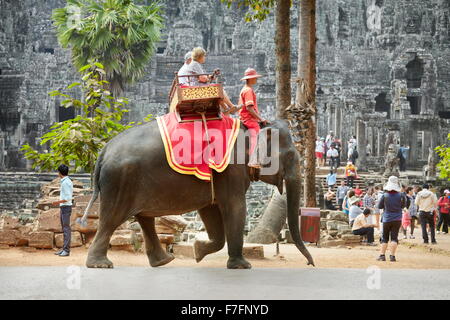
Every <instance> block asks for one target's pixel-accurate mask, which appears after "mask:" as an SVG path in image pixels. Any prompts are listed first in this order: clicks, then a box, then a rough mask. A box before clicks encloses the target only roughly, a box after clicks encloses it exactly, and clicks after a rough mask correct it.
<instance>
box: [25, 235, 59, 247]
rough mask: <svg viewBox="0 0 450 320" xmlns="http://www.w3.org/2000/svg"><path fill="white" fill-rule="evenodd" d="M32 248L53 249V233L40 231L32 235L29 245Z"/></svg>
mask: <svg viewBox="0 0 450 320" xmlns="http://www.w3.org/2000/svg"><path fill="white" fill-rule="evenodd" d="M28 245H29V246H30V247H34V248H40V249H51V248H53V232H50V231H38V232H32V233H31V234H30V241H29V243H28Z"/></svg>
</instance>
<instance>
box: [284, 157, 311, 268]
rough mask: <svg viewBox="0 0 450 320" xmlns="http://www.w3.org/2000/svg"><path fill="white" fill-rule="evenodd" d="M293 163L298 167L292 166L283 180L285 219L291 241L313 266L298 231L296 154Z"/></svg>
mask: <svg viewBox="0 0 450 320" xmlns="http://www.w3.org/2000/svg"><path fill="white" fill-rule="evenodd" d="M295 160H296V161H294V163H297V164H298V165H293V166H292V167H291V168H290V170H293V172H291V173H292V174H290V175H287V176H286V178H285V181H286V196H287V218H288V225H289V231H290V232H291V236H292V240H293V241H294V243H295V245H296V247H297V248H298V250H300V252H301V253H302V254H303V255H304V256H305V258H306V259H307V260H308V265H309V264H311V265H313V266H314V261H313V258H312V256H311V254H310V253H309V251H308V249H307V248H306V247H305V245H304V243H303V240H302V236H301V234H300V229H299V223H298V221H299V207H300V183H301V182H300V165H299V161H298V160H299V157H298V154H297V153H296V157H295Z"/></svg>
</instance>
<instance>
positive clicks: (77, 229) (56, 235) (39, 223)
mask: <svg viewBox="0 0 450 320" xmlns="http://www.w3.org/2000/svg"><path fill="white" fill-rule="evenodd" d="M72 182H73V187H74V188H73V198H74V201H73V207H72V215H71V220H70V223H71V229H72V238H71V247H81V246H83V245H85V246H86V248H88V247H89V245H90V244H91V242H92V240H93V238H94V236H95V233H96V231H97V228H98V214H99V210H100V200H99V199H97V201H95V202H94V203H93V205H92V206H91V209H90V210H89V215H88V219H87V225H86V226H85V227H81V226H80V225H78V224H76V223H75V221H76V219H77V218H79V217H81V216H83V213H84V210H85V208H86V207H87V205H88V203H89V201H90V199H91V195H90V192H91V190H89V189H85V188H84V187H83V184H82V183H81V182H79V181H76V180H72ZM59 190H60V179H55V180H53V181H52V182H50V183H48V184H45V185H43V186H42V188H41V191H42V197H41V198H40V200H39V201H38V202H37V205H36V208H32V207H30V204H28V203H27V206H26V207H25V209H23V210H24V214H28V216H29V217H26V218H24V217H23V216H13V215H11V214H9V213H7V212H6V213H3V214H2V215H1V216H0V246H1V247H4V248H6V247H9V246H27V247H31V248H38V249H52V248H54V247H57V248H61V247H62V245H63V234H62V228H61V221H60V210H59V206H53V205H52V202H54V201H57V200H59ZM30 203H32V202H30ZM25 210H26V211H25ZM187 225H188V222H187V221H186V220H185V219H184V218H183V217H181V216H166V217H159V218H156V219H155V229H156V233H157V234H158V237H159V239H160V242H161V244H162V245H163V246H164V247H166V249H167V246H168V245H172V244H173V243H175V242H176V241H180V240H179V239H181V234H182V232H183V231H184V229H185V228H186V226H187ZM143 243H144V236H143V233H142V230H141V226H140V224H139V223H138V222H136V221H126V222H125V223H123V224H122V225H121V226H119V228H117V230H116V231H115V232H114V234H113V235H112V237H111V241H110V245H111V248H112V249H113V250H127V251H132V252H135V251H143V247H144V245H143Z"/></svg>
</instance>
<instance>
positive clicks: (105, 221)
mask: <svg viewBox="0 0 450 320" xmlns="http://www.w3.org/2000/svg"><path fill="white" fill-rule="evenodd" d="M273 129H277V130H278V132H279V152H278V153H277V154H276V155H277V156H278V160H279V169H278V171H277V172H276V173H275V174H271V175H263V174H261V175H260V176H259V179H260V180H261V181H263V182H266V183H269V184H272V185H275V186H277V187H278V189H279V190H280V193H282V192H283V180H284V182H285V186H286V192H287V210H288V212H287V216H288V225H289V229H290V232H291V235H292V238H293V240H294V242H295V244H296V246H297V248H298V249H299V250H300V252H301V253H302V254H303V255H304V256H305V257H306V259H307V262H308V265H313V266H314V261H313V258H312V256H311V255H310V253H309V252H308V250H307V248H306V247H305V245H304V244H303V241H302V238H301V235H300V231H299V200H300V183H301V178H300V173H299V165H300V163H299V159H300V158H299V154H298V152H297V150H296V148H295V147H294V144H293V142H292V139H291V136H290V133H289V129H288V125H287V123H286V122H285V121H284V120H275V121H273V122H272V123H271V124H269V125H268V126H267V127H266V128H264V129H262V131H263V130H267V131H268V132H269V133H270V132H271V130H273ZM245 130H247V129H246V128H245V126H244V125H243V124H242V123H241V131H240V132H239V135H241V134H244V133H245ZM262 131H261V132H262ZM267 137H268V138H267V139H270V138H271V135H270V134H268V135H267ZM245 146H246V148H247V149H246V150H248V138H247V141H246V144H245ZM234 148H236V145H235V147H234ZM245 154H246V159H245V163H241V164H238V163H230V164H229V165H228V167H227V168H226V169H225V170H224V171H223V172H221V173H217V172H213V182H214V184H213V186H214V191H215V201H214V202H212V201H211V194H212V190H211V183H209V182H205V181H202V180H200V179H197V178H195V177H194V176H192V175H184V174H180V173H178V172H175V171H174V170H173V169H172V168H170V167H169V164H168V163H167V160H166V155H165V150H164V146H163V142H162V139H161V136H160V133H159V129H158V126H157V123H156V121H151V122H148V123H146V124H143V125H140V126H137V127H133V128H130V129H128V130H126V131H124V132H122V133H120V134H118V135H117V136H115V137H114V138H113V139H111V140H110V141H109V142H108V143H107V144H106V145H105V146H104V148H103V149H102V151H101V152H100V154H99V157H98V159H97V162H96V165H95V169H94V180H93V181H94V183H93V184H94V185H93V188H94V191H93V194H92V198H91V200H90V202H89V204H88V206H87V208H86V210H85V212H84V215H83V217H82V218H81V220H79V221H78V222H79V223H83V222H84V223H85V221H86V218H87V215H88V211H89V209H90V207H91V206H92V204H93V203H94V201H95V200H96V199H97V197H98V196H99V195H100V212H99V217H98V218H99V222H98V229H97V233H96V235H95V238H94V240H93V242H92V244H91V246H90V248H89V251H88V257H87V260H86V266H87V267H89V268H112V267H113V263H112V262H111V261H110V260H109V259H108V258H107V250H108V248H109V242H110V238H111V236H112V234H113V232H114V231H115V230H116V228H117V227H119V226H120V225H121V224H122V223H124V222H125V221H127V220H128V219H129V218H131V217H135V218H136V219H137V221H138V222H139V224H140V225H141V227H142V231H143V236H144V241H145V250H146V254H147V256H148V260H149V263H150V265H151V266H152V267H158V266H162V265H165V264H167V263H169V262H170V261H172V260H173V259H174V256H173V255H172V254H170V253H167V252H166V251H165V250H164V249H163V248H162V246H161V244H160V242H159V239H158V236H157V234H156V231H155V217H160V216H165V215H180V214H183V213H186V212H191V211H194V210H197V212H198V214H199V215H200V217H201V219H202V221H203V223H204V225H205V229H206V231H207V233H208V236H209V240H208V241H196V242H195V243H194V256H195V259H196V261H197V262H200V261H201V260H202V259H203V258H204V257H205V256H206V255H208V254H211V253H214V252H217V251H219V250H221V249H222V248H223V247H224V245H225V240H226V241H227V244H228V261H227V268H229V269H250V268H251V264H250V263H249V262H248V261H247V260H246V259H245V258H244V257H243V253H242V250H243V242H244V227H245V219H246V214H247V212H246V197H245V195H246V192H247V189H248V188H249V186H250V182H251V179H252V176H251V173H250V168H249V167H248V166H247V165H246V163H248V152H247V151H246V152H245Z"/></svg>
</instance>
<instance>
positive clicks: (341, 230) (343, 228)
mask: <svg viewBox="0 0 450 320" xmlns="http://www.w3.org/2000/svg"><path fill="white" fill-rule="evenodd" d="M337 231H338V234H351V233H352V228H350V226H349V225H338V226H337Z"/></svg>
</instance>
